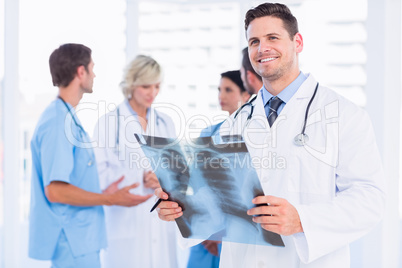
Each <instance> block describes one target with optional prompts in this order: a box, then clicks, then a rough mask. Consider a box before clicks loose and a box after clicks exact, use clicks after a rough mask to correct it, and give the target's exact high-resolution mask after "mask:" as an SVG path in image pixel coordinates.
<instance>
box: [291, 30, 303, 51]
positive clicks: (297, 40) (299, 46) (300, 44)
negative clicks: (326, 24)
mask: <svg viewBox="0 0 402 268" xmlns="http://www.w3.org/2000/svg"><path fill="white" fill-rule="evenodd" d="M293 40H294V42H295V45H296V52H297V53H300V52H302V51H303V37H302V35H301V34H300V33H297V34H295V36H294V37H293Z"/></svg>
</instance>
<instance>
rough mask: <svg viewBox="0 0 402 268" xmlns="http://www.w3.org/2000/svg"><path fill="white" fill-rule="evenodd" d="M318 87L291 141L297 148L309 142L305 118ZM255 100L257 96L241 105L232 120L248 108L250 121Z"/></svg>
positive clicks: (316, 88)
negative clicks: (298, 131)
mask: <svg viewBox="0 0 402 268" xmlns="http://www.w3.org/2000/svg"><path fill="white" fill-rule="evenodd" d="M318 85H319V83H317V85H316V87H315V89H314V93H313V96H311V98H310V101H309V102H308V104H307V108H306V113H305V115H304V124H303V128H302V131H301V132H300V133H299V134H297V135H296V137H294V139H293V142H294V144H296V145H297V146H304V145H306V143H307V142H308V140H309V137H308V135H307V134H306V133H305V131H306V125H307V118H308V112H309V110H310V106H311V103H312V102H313V100H314V98H315V95H316V93H317V90H318ZM256 98H257V95H256V96H254V98H252V99H251V100H250V101H249V102H247V103H245V104H243V105H242V106H241V107H240V109H239V110H237V112H236V114H235V116H234V119H233V120H236V117H237V116H238V114H239V113H240V111H241V110H242V109H243V108H244V107H246V106H250V112H249V114H248V116H247V120H246V122H247V121H249V120H250V119H251V117H252V116H253V113H254V105H253V102H254V101H255V99H256Z"/></svg>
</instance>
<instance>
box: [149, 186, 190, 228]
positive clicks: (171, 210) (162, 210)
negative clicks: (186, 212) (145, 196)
mask: <svg viewBox="0 0 402 268" xmlns="http://www.w3.org/2000/svg"><path fill="white" fill-rule="evenodd" d="M155 195H156V196H157V197H159V198H160V199H162V200H167V199H168V198H169V196H168V195H167V193H165V192H164V191H163V190H162V188H157V189H156V190H155ZM157 211H158V216H159V218H160V219H161V220H164V221H173V220H175V219H177V218H179V217H181V216H182V215H183V211H182V208H181V207H180V206H179V204H178V203H176V202H173V201H162V202H161V203H160V204H159V205H158V207H157Z"/></svg>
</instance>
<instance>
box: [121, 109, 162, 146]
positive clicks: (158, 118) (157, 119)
mask: <svg viewBox="0 0 402 268" xmlns="http://www.w3.org/2000/svg"><path fill="white" fill-rule="evenodd" d="M154 111H155V115H156V125H157V126H159V121H160V120H162V121H163V123H164V124H165V126H166V127H167V125H166V122H165V120H164V119H163V118H162V117H160V116H159V115H158V112H157V111H156V110H154ZM116 113H117V122H116V128H117V129H116V148H119V145H120V107H117V109H116Z"/></svg>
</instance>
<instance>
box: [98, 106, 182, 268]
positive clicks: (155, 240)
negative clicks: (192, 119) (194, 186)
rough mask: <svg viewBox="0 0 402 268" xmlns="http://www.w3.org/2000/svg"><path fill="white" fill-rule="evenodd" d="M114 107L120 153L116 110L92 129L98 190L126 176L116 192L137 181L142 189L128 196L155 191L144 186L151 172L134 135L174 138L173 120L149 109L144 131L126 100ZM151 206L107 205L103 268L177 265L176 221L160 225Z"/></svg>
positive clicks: (136, 189) (145, 204)
mask: <svg viewBox="0 0 402 268" xmlns="http://www.w3.org/2000/svg"><path fill="white" fill-rule="evenodd" d="M118 107H119V109H120V120H119V145H120V146H119V148H120V152H116V151H115V149H114V148H115V147H116V146H115V145H116V134H117V131H116V126H117V119H116V118H117V112H116V111H113V112H109V113H107V114H106V115H104V116H102V117H101V118H100V119H99V121H98V123H97V125H96V127H95V130H94V135H93V140H94V141H96V142H98V146H96V148H95V156H96V161H97V165H98V172H99V178H100V183H101V188H102V189H105V188H106V187H107V186H108V185H109V184H110V183H112V182H114V181H116V180H117V179H118V178H120V177H121V176H122V175H124V176H125V178H124V180H123V181H122V182H121V184H120V185H119V187H120V188H122V187H124V186H127V185H131V184H133V183H135V182H139V183H140V186H139V187H138V188H135V189H133V190H131V191H132V193H135V194H141V195H145V194H150V193H153V192H154V191H153V190H151V189H147V188H145V187H144V186H143V174H144V172H145V171H147V170H151V167H150V166H149V162H148V161H146V160H145V159H146V158H144V154H143V152H142V150H141V149H139V147H138V143H137V142H136V140H135V137H134V133H140V134H144V135H152V136H160V137H168V138H175V136H176V134H175V128H174V124H173V121H172V119H171V118H170V117H169V116H167V115H166V114H163V113H161V112H155V110H154V109H153V108H151V110H150V116H149V119H148V126H147V130H146V131H145V132H144V131H143V129H142V127H141V125H140V123H139V121H138V120H137V117H136V116H134V115H133V114H132V112H131V111H130V110H129V107H128V104H127V103H126V102H123V103H121V104H120V105H119V106H118ZM118 154H119V155H118ZM154 203H155V198H153V197H151V198H150V199H149V200H147V201H146V202H144V203H142V204H140V205H138V206H135V207H131V208H126V207H120V206H105V217H106V229H107V237H108V247H107V249H106V251H105V252H103V255H102V262H103V263H102V267H105V268H107V267H149V268H156V267H168V268H169V267H170V268H176V267H178V263H177V258H176V254H177V252H176V227H175V222H164V221H161V220H160V219H159V218H158V215H157V212H156V211H154V212H152V213H150V212H149V211H150V209H151V207H152V206H153V204H154Z"/></svg>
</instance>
